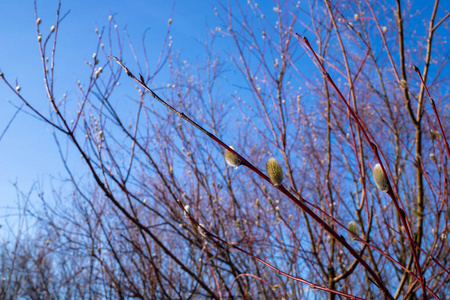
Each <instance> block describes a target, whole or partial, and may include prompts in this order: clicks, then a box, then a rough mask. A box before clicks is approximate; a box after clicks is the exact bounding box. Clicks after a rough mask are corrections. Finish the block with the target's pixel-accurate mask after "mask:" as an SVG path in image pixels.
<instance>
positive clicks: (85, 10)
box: [0, 0, 450, 224]
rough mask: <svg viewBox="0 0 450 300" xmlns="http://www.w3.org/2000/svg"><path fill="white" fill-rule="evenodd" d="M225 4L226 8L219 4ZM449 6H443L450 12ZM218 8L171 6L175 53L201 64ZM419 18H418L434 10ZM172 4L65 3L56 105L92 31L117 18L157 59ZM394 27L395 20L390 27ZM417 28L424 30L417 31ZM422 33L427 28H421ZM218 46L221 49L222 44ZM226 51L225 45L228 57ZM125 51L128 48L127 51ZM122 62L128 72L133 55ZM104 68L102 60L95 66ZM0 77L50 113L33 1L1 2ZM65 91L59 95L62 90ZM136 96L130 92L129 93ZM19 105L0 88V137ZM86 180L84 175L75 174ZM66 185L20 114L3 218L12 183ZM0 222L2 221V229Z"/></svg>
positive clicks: (45, 136) (45, 137)
mask: <svg viewBox="0 0 450 300" xmlns="http://www.w3.org/2000/svg"><path fill="white" fill-rule="evenodd" d="M224 2H225V1H224ZM449 2H450V1H442V5H444V6H447V8H448V6H450V4H449ZM216 5H217V2H216V1H208V0H195V1H186V0H179V1H177V2H176V4H175V9H174V14H173V16H172V19H173V23H172V30H171V35H172V36H173V41H174V49H180V50H182V56H185V57H189V58H190V59H195V58H198V59H201V57H202V55H203V52H202V51H203V46H202V44H201V43H200V41H202V40H205V38H206V34H205V33H206V31H207V28H215V27H216V26H219V20H218V19H217V18H216V17H215V15H214V6H216ZM261 5H267V7H265V8H262V9H263V10H264V9H266V10H267V12H268V13H267V15H269V12H270V11H272V6H273V3H272V1H267V2H266V1H261ZM431 5H432V4H431V3H430V7H428V8H426V9H425V10H422V13H423V14H425V15H426V14H427V12H428V11H429V10H430V9H431ZM56 7H57V1H55V0H52V1H50V0H41V1H38V12H39V17H40V18H41V19H42V23H41V30H42V31H43V32H45V33H48V32H49V30H50V27H51V26H52V25H54V20H55V10H56ZM172 7H173V1H168V0H151V1H145V0H133V1H118V0H117V1H111V0H96V1H90V0H77V1H63V4H62V13H64V12H67V11H68V10H70V13H69V15H68V16H67V18H66V20H65V21H64V22H63V23H62V26H61V30H60V31H59V36H60V38H59V42H58V49H57V51H58V53H57V73H56V74H57V75H56V84H57V87H59V88H58V89H57V90H56V94H57V96H58V97H61V96H62V95H63V94H64V93H66V94H67V96H68V99H70V98H71V97H72V100H76V98H75V96H76V93H75V90H76V81H77V78H82V77H83V76H84V78H86V74H88V72H89V69H88V68H87V67H86V65H85V63H84V62H85V60H91V59H92V54H93V53H94V52H95V50H96V46H97V41H98V39H97V34H96V33H95V28H99V30H101V28H102V27H104V26H107V25H108V22H109V20H108V17H109V16H110V15H113V16H114V20H115V22H116V23H117V24H118V26H119V29H120V31H121V32H123V30H124V29H126V30H127V32H128V34H129V35H130V38H131V41H132V43H134V44H135V45H136V47H137V49H140V43H141V38H142V34H143V32H144V31H145V30H146V29H149V31H148V39H147V47H148V48H149V50H150V53H154V54H156V53H158V51H159V48H160V45H161V42H162V39H163V36H164V34H165V32H166V28H167V24H168V20H169V18H170V13H171V9H172ZM391 21H395V20H391ZM418 26H421V24H418ZM423 28H425V27H423ZM219 43H220V41H219ZM227 45H228V44H223V47H224V48H225V49H223V50H225V51H224V53H226V50H227V49H226V47H228V46H227ZM125 48H126V47H125ZM125 57H126V58H128V61H129V62H130V65H131V66H132V64H131V62H132V59H131V58H130V51H129V50H128V49H127V50H126V52H125ZM100 59H101V60H104V59H105V58H100ZM0 69H1V71H2V72H3V73H4V74H5V76H6V77H7V78H8V79H9V80H12V81H14V80H17V81H18V84H19V85H20V86H21V87H22V90H21V93H22V94H23V95H24V96H25V97H26V98H27V99H30V101H31V102H32V104H33V105H35V106H36V107H38V108H41V109H42V111H43V112H44V113H48V112H49V105H48V100H47V98H46V94H45V90H44V85H43V76H42V68H41V62H40V57H39V50H38V43H37V36H36V25H35V17H34V6H33V1H31V0H14V1H5V0H4V1H0ZM167 80H168V78H167V77H166V78H165V77H164V74H162V76H160V77H159V78H158V80H157V81H158V82H160V83H161V84H162V83H163V82H164V81H167ZM123 83H124V84H123V85H122V86H121V87H120V88H119V91H118V94H116V95H118V97H120V95H123V97H127V95H129V92H130V91H132V90H133V87H134V85H133V84H131V83H130V81H126V82H125V81H124V82H123ZM61 88H63V89H61ZM134 92H135V91H134ZM10 102H11V103H13V104H14V105H20V104H21V103H20V102H19V100H18V99H17V97H16V96H15V95H14V94H13V93H12V92H11V91H10V90H8V89H7V88H6V87H5V85H4V84H3V83H1V84H0V103H1V109H0V133H1V132H3V130H4V129H5V128H6V126H7V124H8V122H9V121H10V119H11V118H12V117H13V115H14V114H15V112H16V108H15V107H14V106H13V105H11V104H10ZM79 171H80V172H84V171H85V170H84V169H81V168H80V169H79ZM51 177H55V178H65V177H66V173H65V170H64V169H63V165H62V163H61V159H60V157H59V154H58V151H57V147H56V145H55V142H54V140H53V137H52V130H51V128H50V127H49V126H48V125H46V124H44V123H42V122H41V121H39V120H36V119H35V118H32V117H30V116H29V115H27V114H26V113H24V112H20V113H19V114H18V115H17V117H16V118H15V120H14V121H13V123H12V124H11V126H10V127H9V129H8V131H7V132H6V134H5V135H4V136H3V138H2V140H1V141H0V201H1V203H0V216H2V215H5V214H6V213H7V212H8V210H6V209H5V208H6V207H12V206H14V205H15V201H16V200H17V197H16V192H15V188H14V185H13V184H14V183H16V182H17V184H18V187H19V189H20V190H22V191H24V192H27V191H28V190H29V189H30V188H31V187H32V185H33V183H36V182H39V183H40V184H41V185H42V186H44V190H46V191H50V187H51V181H50V178H51ZM2 222H3V221H2V220H0V224H1V223H2Z"/></svg>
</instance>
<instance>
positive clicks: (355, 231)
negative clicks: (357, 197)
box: [348, 221, 359, 241]
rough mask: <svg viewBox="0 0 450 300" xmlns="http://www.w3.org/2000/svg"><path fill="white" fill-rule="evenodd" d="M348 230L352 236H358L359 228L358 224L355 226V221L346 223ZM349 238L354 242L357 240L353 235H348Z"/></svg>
mask: <svg viewBox="0 0 450 300" xmlns="http://www.w3.org/2000/svg"><path fill="white" fill-rule="evenodd" d="M348 230H350V231H351V232H352V233H353V234H355V235H357V236H359V227H358V224H356V222H355V221H350V222H349V223H348ZM349 236H350V238H351V239H352V240H354V241H355V240H357V238H356V237H355V236H354V235H352V234H349Z"/></svg>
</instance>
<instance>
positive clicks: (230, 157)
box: [225, 146, 241, 167]
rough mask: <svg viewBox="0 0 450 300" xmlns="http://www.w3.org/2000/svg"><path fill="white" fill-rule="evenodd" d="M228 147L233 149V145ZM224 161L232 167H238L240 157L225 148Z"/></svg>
mask: <svg viewBox="0 0 450 300" xmlns="http://www.w3.org/2000/svg"><path fill="white" fill-rule="evenodd" d="M230 148H231V149H233V150H234V148H233V147H231V146H230ZM225 161H226V162H227V164H228V165H230V166H232V167H239V166H240V165H241V159H240V158H239V157H238V156H237V155H236V154H235V153H233V152H231V151H230V150H228V149H227V150H225Z"/></svg>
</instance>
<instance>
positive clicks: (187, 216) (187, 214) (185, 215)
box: [184, 205, 191, 219]
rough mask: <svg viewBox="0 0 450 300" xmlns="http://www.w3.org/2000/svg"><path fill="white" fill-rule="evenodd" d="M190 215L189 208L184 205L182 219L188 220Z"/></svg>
mask: <svg viewBox="0 0 450 300" xmlns="http://www.w3.org/2000/svg"><path fill="white" fill-rule="evenodd" d="M190 213H191V208H190V207H189V205H185V206H184V217H185V218H186V219H189V214H190Z"/></svg>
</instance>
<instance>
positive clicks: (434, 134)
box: [430, 130, 436, 141]
mask: <svg viewBox="0 0 450 300" xmlns="http://www.w3.org/2000/svg"><path fill="white" fill-rule="evenodd" d="M430 137H431V139H432V140H433V141H434V140H436V133H434V131H433V130H430Z"/></svg>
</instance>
